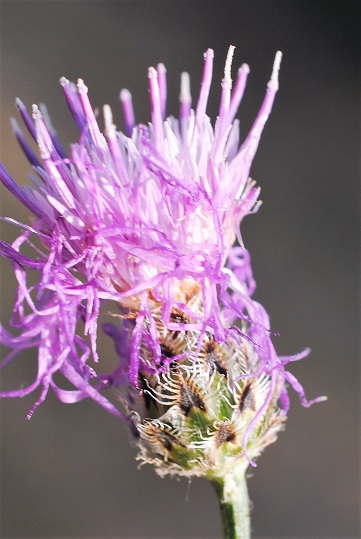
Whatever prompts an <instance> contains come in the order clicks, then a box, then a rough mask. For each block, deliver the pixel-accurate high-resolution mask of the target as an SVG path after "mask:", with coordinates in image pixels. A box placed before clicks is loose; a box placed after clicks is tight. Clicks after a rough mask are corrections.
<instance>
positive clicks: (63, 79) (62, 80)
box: [59, 77, 69, 87]
mask: <svg viewBox="0 0 361 539" xmlns="http://www.w3.org/2000/svg"><path fill="white" fill-rule="evenodd" d="M59 82H60V84H61V85H62V86H63V87H64V86H68V85H69V79H67V78H66V77H60V79H59Z"/></svg>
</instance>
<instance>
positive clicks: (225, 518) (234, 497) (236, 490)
mask: <svg viewBox="0 0 361 539" xmlns="http://www.w3.org/2000/svg"><path fill="white" fill-rule="evenodd" d="M211 481H212V484H213V487H214V489H215V491H216V494H217V496H218V501H219V507H220V510H221V517H222V527H223V535H224V539H250V537H251V522H250V502H249V497H248V489H247V480H246V468H245V467H244V466H242V467H238V468H235V469H233V470H232V471H230V472H229V473H228V474H226V475H225V476H223V477H212V478H211Z"/></svg>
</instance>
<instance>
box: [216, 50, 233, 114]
mask: <svg viewBox="0 0 361 539" xmlns="http://www.w3.org/2000/svg"><path fill="white" fill-rule="evenodd" d="M235 48H236V47H234V46H233V45H231V46H230V47H229V49H228V54H227V58H226V63H225V66H224V78H223V80H222V96H221V103H220V107H219V116H220V117H222V116H223V115H224V114H226V113H227V112H228V109H229V103H230V98H231V89H232V78H231V67H232V60H233V54H234V49H235Z"/></svg>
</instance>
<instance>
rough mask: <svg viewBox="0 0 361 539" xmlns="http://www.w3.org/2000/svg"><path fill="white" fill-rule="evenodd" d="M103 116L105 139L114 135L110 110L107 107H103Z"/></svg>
mask: <svg viewBox="0 0 361 539" xmlns="http://www.w3.org/2000/svg"><path fill="white" fill-rule="evenodd" d="M103 116H104V124H105V134H106V135H107V137H111V136H112V135H114V134H115V125H114V124H113V114H112V109H111V108H110V106H109V105H104V106H103Z"/></svg>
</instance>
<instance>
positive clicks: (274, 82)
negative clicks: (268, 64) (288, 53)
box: [268, 51, 282, 90]
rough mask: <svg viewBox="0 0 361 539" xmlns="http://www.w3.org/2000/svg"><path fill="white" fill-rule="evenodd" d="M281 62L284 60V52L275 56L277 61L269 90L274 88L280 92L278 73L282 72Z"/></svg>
mask: <svg viewBox="0 0 361 539" xmlns="http://www.w3.org/2000/svg"><path fill="white" fill-rule="evenodd" d="M281 60H282V52H281V51H277V52H276V56H275V60H274V62H273V70H272V75H271V80H270V81H269V83H268V87H269V88H274V89H275V90H278V73H279V70H280V65H281Z"/></svg>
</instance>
